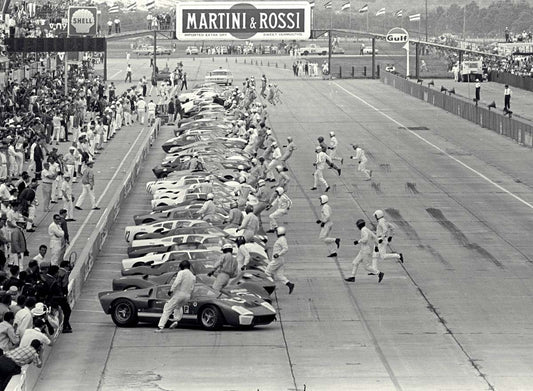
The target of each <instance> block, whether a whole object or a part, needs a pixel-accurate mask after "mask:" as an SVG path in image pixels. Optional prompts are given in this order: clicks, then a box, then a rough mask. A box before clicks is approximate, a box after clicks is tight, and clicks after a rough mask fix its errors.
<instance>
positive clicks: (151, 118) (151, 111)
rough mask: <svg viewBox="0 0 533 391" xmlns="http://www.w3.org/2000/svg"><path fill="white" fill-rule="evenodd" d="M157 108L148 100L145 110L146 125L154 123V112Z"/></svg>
mask: <svg viewBox="0 0 533 391" xmlns="http://www.w3.org/2000/svg"><path fill="white" fill-rule="evenodd" d="M156 108H157V105H156V104H155V103H154V101H153V100H150V102H149V103H148V106H147V109H148V124H149V125H151V124H152V123H153V121H155V110H156Z"/></svg>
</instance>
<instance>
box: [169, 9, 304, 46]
mask: <svg viewBox="0 0 533 391" xmlns="http://www.w3.org/2000/svg"><path fill="white" fill-rule="evenodd" d="M310 35H311V5H310V3H309V2H308V1H276V2H272V1H270V2H269V1H264V2H263V1H255V2H249V3H231V2H190V3H189V2H186V3H185V2H179V3H178V4H177V6H176V37H177V38H178V39H180V40H183V41H196V40H199V39H202V40H241V39H245V40H269V39H272V40H281V39H288V40H293V39H295V40H305V39H309V37H310Z"/></svg>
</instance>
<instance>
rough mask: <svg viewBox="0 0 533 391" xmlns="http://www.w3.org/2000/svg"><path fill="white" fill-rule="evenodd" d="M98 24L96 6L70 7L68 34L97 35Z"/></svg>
mask: <svg viewBox="0 0 533 391" xmlns="http://www.w3.org/2000/svg"><path fill="white" fill-rule="evenodd" d="M97 26H98V18H97V8H96V7H68V35H69V36H70V37H82V36H91V37H95V36H96V29H97Z"/></svg>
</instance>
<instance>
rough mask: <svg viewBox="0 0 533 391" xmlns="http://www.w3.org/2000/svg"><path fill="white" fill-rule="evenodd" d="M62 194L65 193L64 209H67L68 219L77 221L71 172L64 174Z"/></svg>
mask: <svg viewBox="0 0 533 391" xmlns="http://www.w3.org/2000/svg"><path fill="white" fill-rule="evenodd" d="M61 194H62V195H63V209H66V210H67V221H76V220H74V202H73V201H72V183H71V181H70V174H65V175H64V176H63V183H62V184H61Z"/></svg>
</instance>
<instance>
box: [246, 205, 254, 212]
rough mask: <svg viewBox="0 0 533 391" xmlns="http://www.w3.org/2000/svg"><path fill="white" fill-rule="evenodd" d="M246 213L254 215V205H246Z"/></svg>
mask: <svg viewBox="0 0 533 391" xmlns="http://www.w3.org/2000/svg"><path fill="white" fill-rule="evenodd" d="M244 211H245V212H246V213H252V212H253V211H254V207H253V206H252V205H246V208H245V209H244Z"/></svg>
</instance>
